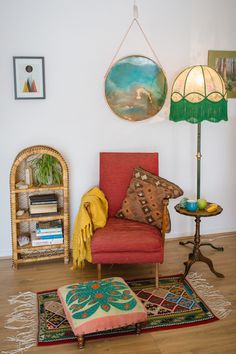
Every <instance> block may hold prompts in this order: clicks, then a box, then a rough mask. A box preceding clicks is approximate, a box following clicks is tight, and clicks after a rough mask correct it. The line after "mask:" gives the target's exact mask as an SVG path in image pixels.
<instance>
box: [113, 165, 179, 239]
mask: <svg viewBox="0 0 236 354" xmlns="http://www.w3.org/2000/svg"><path fill="white" fill-rule="evenodd" d="M182 194H183V191H182V189H181V188H179V187H178V186H177V185H176V184H174V183H172V182H170V181H168V180H166V179H164V178H162V177H159V176H155V175H153V174H152V173H150V172H148V171H145V170H143V169H142V168H141V167H136V168H135V169H134V172H133V178H132V179H131V181H130V185H129V188H128V190H127V194H126V197H125V199H124V200H123V203H122V207H121V209H120V210H119V211H118V212H117V213H116V216H117V217H118V218H124V219H129V220H135V221H140V222H144V223H146V224H150V225H153V226H156V227H158V228H159V229H161V227H162V212H163V199H164V198H168V199H169V198H177V197H179V196H181V195H182ZM170 229H171V222H170V216H169V212H168V215H167V225H166V232H170Z"/></svg>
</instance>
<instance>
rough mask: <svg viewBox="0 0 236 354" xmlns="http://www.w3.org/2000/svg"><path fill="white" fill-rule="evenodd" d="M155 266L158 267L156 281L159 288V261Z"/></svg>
mask: <svg viewBox="0 0 236 354" xmlns="http://www.w3.org/2000/svg"><path fill="white" fill-rule="evenodd" d="M155 268H156V271H155V283H156V288H157V289H158V287H159V263H156V264H155Z"/></svg>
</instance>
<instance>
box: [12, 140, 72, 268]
mask: <svg viewBox="0 0 236 354" xmlns="http://www.w3.org/2000/svg"><path fill="white" fill-rule="evenodd" d="M38 154H48V155H51V156H53V157H55V158H56V159H57V160H58V161H59V163H60V165H61V168H62V184H61V185H43V186H42V185H41V186H34V185H31V186H29V188H25V189H19V188H16V184H17V183H18V182H20V181H22V180H24V175H25V168H26V165H27V159H29V158H30V157H33V155H35V156H36V155H38ZM49 193H55V194H57V197H58V203H59V211H58V213H57V214H54V215H47V214H45V215H43V216H32V215H30V213H29V211H28V208H29V196H30V195H34V194H49ZM10 194H11V195H10V198H11V227H12V265H13V267H14V268H17V267H18V264H22V263H29V262H39V261H44V260H51V259H64V263H66V264H67V263H68V262H69V173H68V167H67V164H66V162H65V160H64V158H63V157H62V155H61V154H60V153H59V152H58V151H57V150H55V149H53V148H51V147H49V146H42V145H36V146H31V147H28V148H26V149H24V150H22V151H21V152H20V153H19V154H18V155H17V156H16V158H15V161H14V163H13V165H12V168H11V173H10ZM19 209H24V210H25V213H24V214H23V215H22V216H17V215H16V213H17V210H19ZM52 220H62V224H63V236H64V237H63V244H58V245H47V246H36V247H35V246H34V247H33V246H32V245H31V244H28V245H26V246H22V247H20V246H19V244H18V241H17V238H18V236H19V235H20V234H21V233H22V232H23V233H28V234H30V233H31V232H32V231H34V230H35V225H36V222H38V221H52Z"/></svg>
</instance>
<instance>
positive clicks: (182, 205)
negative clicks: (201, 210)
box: [179, 197, 188, 209]
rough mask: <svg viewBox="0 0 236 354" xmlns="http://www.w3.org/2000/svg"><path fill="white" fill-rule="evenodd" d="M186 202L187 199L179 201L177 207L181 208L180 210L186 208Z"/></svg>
mask: <svg viewBox="0 0 236 354" xmlns="http://www.w3.org/2000/svg"><path fill="white" fill-rule="evenodd" d="M187 200H188V198H185V197H184V198H182V199H181V200H180V202H179V205H180V206H181V208H184V209H185V208H186V204H187Z"/></svg>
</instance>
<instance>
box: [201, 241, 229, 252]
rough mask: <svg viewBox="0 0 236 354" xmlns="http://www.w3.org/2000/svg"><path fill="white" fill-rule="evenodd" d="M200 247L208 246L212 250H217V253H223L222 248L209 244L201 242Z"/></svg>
mask: <svg viewBox="0 0 236 354" xmlns="http://www.w3.org/2000/svg"><path fill="white" fill-rule="evenodd" d="M200 246H210V247H212V248H214V250H217V251H219V252H223V251H224V247H222V246H214V245H213V244H212V243H210V242H203V243H201V244H200Z"/></svg>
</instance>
